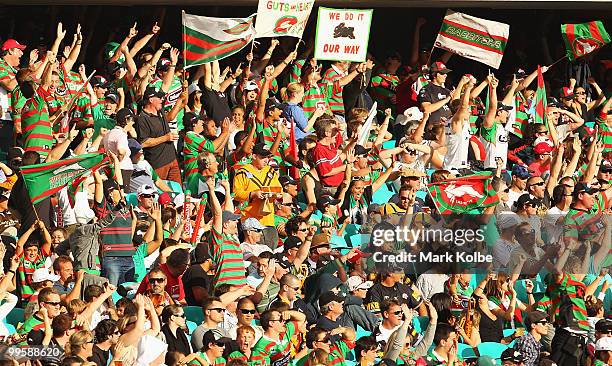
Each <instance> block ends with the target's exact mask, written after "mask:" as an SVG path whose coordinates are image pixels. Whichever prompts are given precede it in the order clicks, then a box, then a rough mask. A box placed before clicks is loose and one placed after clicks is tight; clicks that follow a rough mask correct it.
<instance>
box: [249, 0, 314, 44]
mask: <svg viewBox="0 0 612 366" xmlns="http://www.w3.org/2000/svg"><path fill="white" fill-rule="evenodd" d="M313 5H314V0H281V1H279V0H259V5H258V6H257V19H256V21H255V32H256V37H257V38H261V37H280V36H289V37H297V38H302V33H304V28H306V23H308V17H309V16H310V11H311V10H312V7H313Z"/></svg>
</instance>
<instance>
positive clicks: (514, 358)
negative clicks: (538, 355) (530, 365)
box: [500, 348, 525, 363]
mask: <svg viewBox="0 0 612 366" xmlns="http://www.w3.org/2000/svg"><path fill="white" fill-rule="evenodd" d="M500 360H501V362H504V361H510V362H516V363H519V362H524V361H525V357H524V356H523V354H522V353H521V352H519V351H517V350H515V349H514V348H508V349H506V350H505V351H504V352H502V354H501V357H500Z"/></svg>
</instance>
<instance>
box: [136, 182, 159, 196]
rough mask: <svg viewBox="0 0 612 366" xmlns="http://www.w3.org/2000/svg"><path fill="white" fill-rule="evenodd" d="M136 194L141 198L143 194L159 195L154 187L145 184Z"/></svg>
mask: <svg viewBox="0 0 612 366" xmlns="http://www.w3.org/2000/svg"><path fill="white" fill-rule="evenodd" d="M136 194H137V195H139V196H140V195H141V194H157V190H156V189H155V188H153V187H152V186H150V185H149V184H143V185H141V186H140V187H138V190H136Z"/></svg>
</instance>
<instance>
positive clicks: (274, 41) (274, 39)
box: [270, 38, 280, 48]
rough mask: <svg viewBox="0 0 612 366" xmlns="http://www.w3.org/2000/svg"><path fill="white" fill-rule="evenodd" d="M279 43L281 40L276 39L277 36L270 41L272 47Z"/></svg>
mask: <svg viewBox="0 0 612 366" xmlns="http://www.w3.org/2000/svg"><path fill="white" fill-rule="evenodd" d="M279 44H280V41H279V40H278V39H276V38H272V40H271V41H270V47H271V48H275V47H276V46H278V45H279Z"/></svg>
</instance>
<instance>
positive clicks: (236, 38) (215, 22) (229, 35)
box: [183, 11, 255, 68]
mask: <svg viewBox="0 0 612 366" xmlns="http://www.w3.org/2000/svg"><path fill="white" fill-rule="evenodd" d="M254 35H255V29H254V28H253V16H250V17H248V18H212V17H203V16H199V15H193V14H187V13H185V12H184V11H183V50H184V51H183V52H184V54H183V56H184V60H185V67H186V68H187V67H190V66H196V65H201V64H205V63H207V62H212V61H215V60H221V59H223V58H226V57H228V56H231V55H233V54H235V53H236V52H238V51H240V50H241V49H243V48H244V47H245V46H246V45H247V44H249V42H251V41H252V40H253V37H254Z"/></svg>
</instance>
